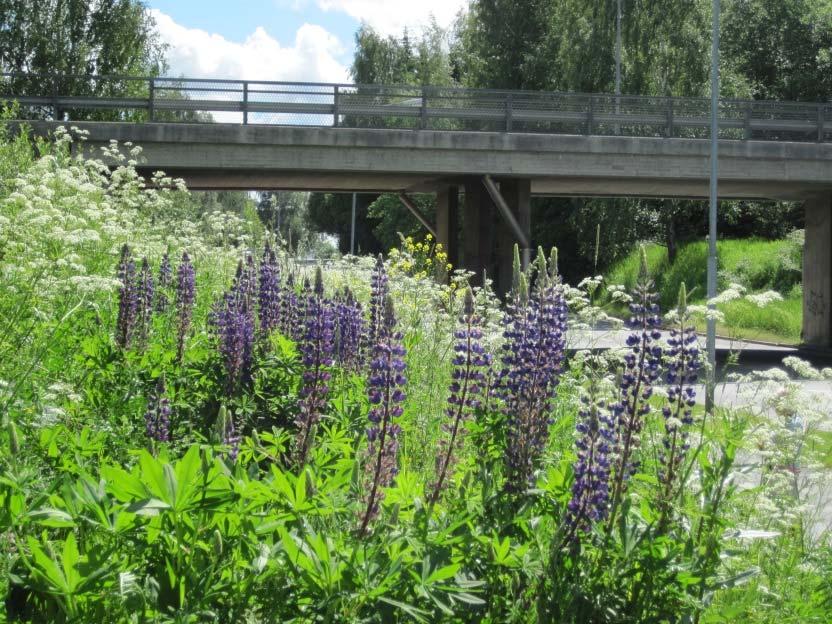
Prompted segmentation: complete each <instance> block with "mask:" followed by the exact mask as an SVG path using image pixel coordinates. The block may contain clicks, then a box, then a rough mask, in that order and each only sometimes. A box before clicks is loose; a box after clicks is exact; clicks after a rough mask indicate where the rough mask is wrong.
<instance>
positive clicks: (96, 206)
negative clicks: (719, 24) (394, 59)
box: [0, 131, 832, 623]
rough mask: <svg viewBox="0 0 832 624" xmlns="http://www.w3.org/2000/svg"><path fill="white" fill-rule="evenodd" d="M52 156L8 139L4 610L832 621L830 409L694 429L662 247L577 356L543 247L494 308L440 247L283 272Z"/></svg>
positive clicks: (121, 164) (59, 151) (208, 223)
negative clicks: (621, 314) (621, 306)
mask: <svg viewBox="0 0 832 624" xmlns="http://www.w3.org/2000/svg"><path fill="white" fill-rule="evenodd" d="M72 140H83V136H82V135H79V134H78V133H73V132H71V131H63V132H59V133H58V134H57V136H56V137H55V141H54V142H52V143H50V144H46V143H37V155H36V156H34V155H33V152H32V142H31V139H30V137H28V136H26V135H25V134H24V135H21V136H17V137H11V136H6V135H4V136H2V137H0V171H2V174H3V176H4V177H3V179H2V181H1V182H0V249H2V252H0V253H1V254H2V255H0V290H2V292H0V311H1V312H2V316H0V319H2V320H0V418H2V430H0V448H1V449H2V451H0V593H2V595H3V596H4V598H5V609H4V611H3V612H2V614H0V621H31V622H203V621H205V622H208V621H222V622H232V621H234V622H236V621H239V622H273V621H285V622H315V621H346V622H394V621H402V622H404V621H424V622H494V623H497V622H535V621H537V622H610V623H612V622H755V623H757V622H774V621H777V622H828V621H829V613H830V612H832V586H830V583H829V579H830V578H832V550H830V545H829V541H828V535H829V534H828V532H826V531H825V530H824V527H823V526H822V525H821V524H820V523H819V519H818V518H817V516H816V515H813V510H812V509H811V505H810V503H811V502H812V500H813V499H812V496H815V495H816V494H815V493H816V492H817V488H821V487H823V485H824V483H825V481H824V479H825V474H826V473H825V472H824V471H822V470H820V469H819V468H818V467H819V463H820V460H819V456H818V455H817V453H816V451H815V449H817V448H820V447H821V446H822V444H814V441H815V440H818V439H820V440H821V441H822V440H823V438H818V437H817V435H816V434H817V430H818V427H819V423H820V422H821V420H822V418H824V417H826V415H825V414H824V413H823V411H822V406H818V405H817V404H813V403H812V402H811V401H809V400H807V399H805V398H804V397H803V396H802V394H801V390H800V387H799V385H797V384H794V383H793V382H791V381H790V378H789V375H788V374H787V373H786V372H784V371H780V370H773V371H768V372H766V373H760V374H757V375H754V376H752V377H751V378H746V379H743V380H742V381H744V382H747V384H748V386H749V389H750V390H751V391H752V392H753V394H754V396H755V399H754V401H753V402H749V403H748V405H747V406H746V407H745V408H743V409H738V410H732V411H727V410H724V411H717V412H716V413H713V414H705V413H704V412H703V410H702V409H701V408H700V407H699V406H698V404H697V403H696V394H697V392H698V383H699V382H698V378H699V377H700V376H701V375H702V373H703V369H702V361H701V360H702V358H701V352H700V348H699V346H698V344H697V337H696V335H695V333H694V332H693V330H692V329H691V328H692V326H693V323H694V319H693V318H691V313H692V312H694V311H695V307H694V306H691V307H689V306H688V304H687V298H686V294H685V288H684V287H683V286H682V284H681V283H675V284H671V283H669V281H668V280H669V277H668V276H667V275H665V274H664V273H666V272H664V271H662V270H658V271H656V270H654V269H655V268H656V267H655V261H656V250H655V249H652V248H648V249H647V250H646V251H645V253H644V254H643V260H640V263H639V269H638V271H637V274H636V276H635V278H634V279H632V280H630V282H631V283H630V284H629V287H628V288H626V289H621V288H617V287H615V286H613V285H612V284H613V282H612V281H611V280H608V281H607V283H608V284H609V285H608V286H607V287H606V290H607V291H608V292H609V293H610V294H609V297H610V298H611V299H614V300H615V301H617V302H622V303H626V304H627V306H628V320H627V322H626V324H627V326H628V328H629V329H630V330H631V331H632V335H631V337H630V338H629V339H628V342H627V345H626V348H624V349H622V350H620V351H611V352H608V353H605V354H602V355H598V354H592V353H589V352H582V351H578V352H575V351H573V350H571V349H570V348H569V345H570V335H571V332H572V331H573V330H574V329H576V328H580V327H583V326H585V325H586V323H588V322H589V321H591V320H592V319H594V318H597V317H598V316H599V315H601V314H603V311H600V310H599V309H597V308H596V307H595V306H594V305H593V302H594V301H595V300H596V299H601V298H603V297H604V296H606V295H604V293H603V292H601V293H600V294H598V292H597V291H596V290H595V289H597V288H602V289H603V288H604V287H603V286H599V285H598V284H599V282H589V283H590V284H595V285H594V286H592V288H593V292H592V293H590V292H589V291H588V289H587V288H588V286H587V283H584V284H583V285H582V286H574V287H573V286H570V285H568V284H566V283H564V281H563V280H562V279H561V276H560V273H559V268H558V267H559V261H560V262H563V261H564V260H563V259H560V260H559V259H558V257H557V253H556V251H554V250H552V251H551V252H548V251H547V252H545V253H544V251H543V250H540V251H539V253H538V256H537V258H536V259H535V260H534V262H533V264H532V266H531V267H529V268H527V269H526V270H521V268H520V266H519V261H517V262H516V266H515V274H514V285H513V288H512V291H511V293H510V295H509V296H508V299H507V301H506V303H505V305H501V304H500V303H499V302H498V300H497V298H496V297H495V295H494V293H493V292H491V290H490V289H489V288H488V286H487V285H486V286H485V287H483V288H474V289H470V288H469V287H468V285H467V279H468V277H469V276H467V275H466V274H465V273H463V272H459V271H453V270H451V271H450V275H449V276H448V279H446V280H439V281H437V280H436V279H435V277H434V276H435V275H436V274H437V272H438V273H446V272H447V271H448V267H447V266H445V258H444V256H443V254H442V253H441V249H438V248H437V246H436V245H434V244H432V243H431V242H430V241H427V242H421V241H413V240H406V239H405V240H404V241H403V243H402V246H401V247H400V248H399V249H397V250H396V251H395V253H391V254H390V256H389V257H388V258H387V259H386V260H385V259H383V258H368V257H344V258H341V259H338V260H331V261H327V262H326V263H324V264H322V265H321V266H320V267H312V266H306V265H299V264H298V263H297V262H296V261H295V259H294V258H293V257H292V256H291V255H289V254H288V253H287V252H286V250H285V248H284V247H283V246H282V245H281V241H280V240H279V239H275V238H274V237H273V236H272V234H271V233H270V232H269V231H268V230H266V229H264V228H263V226H262V225H261V224H260V222H259V221H257V220H256V219H254V218H253V217H252V218H243V217H240V216H234V215H229V214H225V213H223V212H222V211H221V209H218V210H214V211H211V212H207V213H205V212H201V211H199V210H197V208H196V204H195V202H194V201H193V199H192V198H191V197H190V196H189V194H188V191H187V190H186V189H185V188H184V186H183V185H182V183H181V181H177V180H171V179H169V178H167V177H165V176H164V174H158V175H157V176H154V178H153V180H152V181H150V182H149V183H145V181H143V180H142V179H141V178H140V177H139V176H138V175H137V174H136V171H135V167H134V166H135V164H136V163H137V162H138V161H139V160H140V159H141V151H140V148H139V147H137V146H131V145H121V146H119V145H116V144H113V145H111V146H110V147H109V148H107V149H106V150H104V152H103V153H102V155H101V159H100V160H97V159H89V160H82V159H79V158H77V157H74V156H71V155H70V150H69V149H68V146H69V142H70V141H72ZM737 266H738V263H737V265H735V268H736V267H737ZM755 268H756V267H755ZM451 269H452V268H451ZM736 270H739V269H736ZM651 275H653V276H655V277H651ZM749 279H751V278H749ZM654 280H655V281H654ZM622 281H627V278H626V276H625V277H624V279H623V280H622ZM680 282H681V280H680ZM772 283H773V282H772ZM751 287H753V288H757V286H751ZM767 287H768V282H766V284H765V285H763V286H759V288H767ZM655 288H658V289H659V292H658V294H657V293H656V291H655V290H654V289H655ZM669 289H675V293H673V294H672V296H671V294H670V291H669ZM729 290H730V289H729ZM695 294H696V291H694V296H695ZM667 312H670V313H671V314H670V316H669V317H668V316H665V313H667ZM726 318H727V317H726ZM665 326H668V327H671V328H672V329H664V327H665ZM788 364H789V365H790V366H792V367H793V368H796V369H801V370H802V371H803V372H804V374H805V373H806V371H807V370H810V371H811V374H812V375H815V376H817V378H823V377H824V376H826V377H828V376H830V374H832V371H829V370H825V371H815V370H813V369H807V366H806V364H805V363H803V362H800V361H797V360H794V361H792V362H789V363H788ZM761 397H763V398H762V400H761ZM760 406H762V407H760Z"/></svg>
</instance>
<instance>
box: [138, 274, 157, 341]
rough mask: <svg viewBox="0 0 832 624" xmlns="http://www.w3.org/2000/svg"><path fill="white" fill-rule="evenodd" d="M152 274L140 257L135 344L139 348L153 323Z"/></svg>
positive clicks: (146, 337) (145, 339)
mask: <svg viewBox="0 0 832 624" xmlns="http://www.w3.org/2000/svg"><path fill="white" fill-rule="evenodd" d="M153 296H154V287H153V274H152V273H151V272H150V264H149V263H148V261H147V258H142V268H141V270H140V271H139V277H138V281H137V284H136V331H135V334H136V344H138V345H139V347H140V348H144V347H145V346H146V345H147V340H148V337H149V335H150V327H151V324H152V323H153Z"/></svg>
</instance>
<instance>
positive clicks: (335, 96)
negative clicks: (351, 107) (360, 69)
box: [332, 85, 355, 197]
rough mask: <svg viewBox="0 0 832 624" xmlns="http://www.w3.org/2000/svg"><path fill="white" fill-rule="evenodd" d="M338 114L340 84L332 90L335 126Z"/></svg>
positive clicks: (334, 126) (333, 121) (335, 126)
mask: <svg viewBox="0 0 832 624" xmlns="http://www.w3.org/2000/svg"><path fill="white" fill-rule="evenodd" d="M338 115H339V112H338V85H335V86H334V87H333V92H332V127H333V128H337V127H338ZM353 197H355V195H354V194H353Z"/></svg>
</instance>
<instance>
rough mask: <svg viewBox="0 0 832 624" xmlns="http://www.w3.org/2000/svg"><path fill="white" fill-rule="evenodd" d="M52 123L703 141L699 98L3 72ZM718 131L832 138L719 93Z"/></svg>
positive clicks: (826, 107)
mask: <svg viewBox="0 0 832 624" xmlns="http://www.w3.org/2000/svg"><path fill="white" fill-rule="evenodd" d="M0 100H16V101H17V102H18V104H19V106H20V110H21V115H22V116H24V117H26V116H31V117H39V118H44V117H46V118H51V119H61V120H63V119H67V120H78V119H89V118H95V119H103V120H112V121H117V120H122V121H144V122H176V121H180V122H191V123H209V122H214V123H240V124H267V125H287V126H334V127H349V128H399V129H413V130H461V131H464V130H468V131H491V132H530V133H549V134H585V135H622V136H639V137H670V138H705V137H707V136H708V132H709V127H710V100H709V99H708V98H677V97H655V96H632V95H620V96H616V95H612V94H588V93H561V92H543V91H540V92H538V91H505V90H493V89H464V88H457V87H433V86H428V87H414V86H403V85H393V86H388V85H353V84H335V83H309V82H274V81H257V80H213V79H192V78H159V77H156V78H153V77H151V78H136V77H129V76H68V75H61V76H52V75H33V74H0ZM719 133H720V137H721V138H725V139H738V140H775V141H776V140H779V141H819V142H824V141H832V103H812V102H775V101H762V100H732V99H723V100H720V104H719Z"/></svg>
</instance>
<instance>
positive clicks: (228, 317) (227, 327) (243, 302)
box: [211, 264, 254, 395]
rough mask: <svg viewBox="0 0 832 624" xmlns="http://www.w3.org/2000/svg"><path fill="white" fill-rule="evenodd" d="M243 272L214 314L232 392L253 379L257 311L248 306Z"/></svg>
mask: <svg viewBox="0 0 832 624" xmlns="http://www.w3.org/2000/svg"><path fill="white" fill-rule="evenodd" d="M240 266H242V264H241V265H240ZM242 276H243V273H242V271H240V269H239V268H238V271H237V277H236V278H235V279H234V283H233V284H232V286H231V289H230V290H229V291H228V292H226V293H225V294H224V295H223V298H222V300H221V301H219V302H217V304H216V305H215V307H214V311H213V313H212V315H211V322H212V325H213V326H214V331H215V333H216V336H217V342H218V347H219V352H220V355H221V357H222V363H223V367H224V368H225V374H226V391H227V393H228V394H229V395H232V394H234V392H236V391H237V390H238V389H239V388H241V387H243V386H245V385H246V384H248V383H249V382H250V381H251V367H252V355H253V349H254V312H253V310H252V309H251V308H250V307H249V298H248V293H246V291H245V288H246V283H245V281H244V278H243V277H242Z"/></svg>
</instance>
